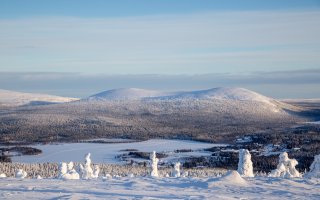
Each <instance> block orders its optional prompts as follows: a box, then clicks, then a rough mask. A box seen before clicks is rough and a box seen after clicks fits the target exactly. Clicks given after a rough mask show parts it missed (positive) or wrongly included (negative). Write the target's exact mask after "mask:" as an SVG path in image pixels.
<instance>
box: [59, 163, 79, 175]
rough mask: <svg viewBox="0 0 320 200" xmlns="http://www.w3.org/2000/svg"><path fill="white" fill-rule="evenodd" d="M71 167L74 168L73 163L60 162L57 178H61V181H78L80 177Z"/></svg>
mask: <svg viewBox="0 0 320 200" xmlns="http://www.w3.org/2000/svg"><path fill="white" fill-rule="evenodd" d="M73 167H74V164H73V162H69V163H68V164H67V163H64V162H62V163H61V164H60V170H59V171H60V172H59V178H62V179H80V175H79V174H78V172H77V171H76V170H75V169H74V168H73Z"/></svg>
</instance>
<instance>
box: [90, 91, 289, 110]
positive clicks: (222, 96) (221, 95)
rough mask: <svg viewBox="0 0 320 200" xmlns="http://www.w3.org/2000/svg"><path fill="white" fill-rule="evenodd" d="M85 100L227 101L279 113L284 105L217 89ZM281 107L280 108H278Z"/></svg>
mask: <svg viewBox="0 0 320 200" xmlns="http://www.w3.org/2000/svg"><path fill="white" fill-rule="evenodd" d="M85 100H88V101H119V100H121V101H123V100H125V101H131V100H148V101H149V102H150V101H177V100H178V101H179V100H181V101H182V100H188V101H190V100H191V101H193V100H212V101H215V100H216V101H217V100H220V101H221V100H222V101H223V100H228V101H246V102H258V103H262V104H265V105H266V106H268V107H270V108H269V110H272V111H274V112H278V111H279V106H280V105H282V106H283V105H284V104H283V103H281V102H278V101H276V100H274V99H272V98H269V97H266V96H263V95H261V94H258V93H256V92H253V91H251V90H248V89H244V88H229V87H218V88H212V89H208V90H195V91H185V92H183V91H182V92H181V91H177V92H162V91H156V90H145V89H138V88H121V89H113V90H108V91H105V92H101V93H98V94H95V95H92V96H90V97H88V98H86V99H85ZM280 107H281V106H280Z"/></svg>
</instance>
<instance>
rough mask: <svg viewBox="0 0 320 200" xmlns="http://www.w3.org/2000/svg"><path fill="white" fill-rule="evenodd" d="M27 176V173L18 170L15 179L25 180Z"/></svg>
mask: <svg viewBox="0 0 320 200" xmlns="http://www.w3.org/2000/svg"><path fill="white" fill-rule="evenodd" d="M27 176H28V174H27V172H26V171H24V170H23V169H18V171H17V172H16V178H26V177H27Z"/></svg>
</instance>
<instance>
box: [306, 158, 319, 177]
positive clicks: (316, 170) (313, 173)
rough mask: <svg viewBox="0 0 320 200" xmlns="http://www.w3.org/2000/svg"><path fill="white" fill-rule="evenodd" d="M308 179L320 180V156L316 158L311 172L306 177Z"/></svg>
mask: <svg viewBox="0 0 320 200" xmlns="http://www.w3.org/2000/svg"><path fill="white" fill-rule="evenodd" d="M305 177H307V178H320V154H319V155H316V156H314V160H313V162H312V164H311V166H310V171H309V172H308V173H307V174H306V175H305Z"/></svg>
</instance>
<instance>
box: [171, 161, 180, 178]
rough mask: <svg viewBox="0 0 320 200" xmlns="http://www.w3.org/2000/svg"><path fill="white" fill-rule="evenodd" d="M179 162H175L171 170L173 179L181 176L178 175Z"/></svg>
mask: <svg viewBox="0 0 320 200" xmlns="http://www.w3.org/2000/svg"><path fill="white" fill-rule="evenodd" d="M180 166H181V164H180V162H177V163H175V164H174V168H173V171H172V176H173V177H176V178H179V177H180V176H181V173H180Z"/></svg>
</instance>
